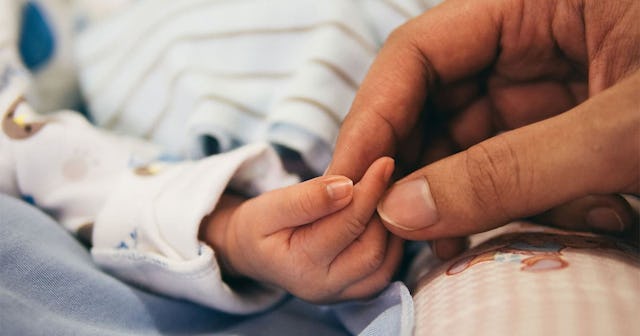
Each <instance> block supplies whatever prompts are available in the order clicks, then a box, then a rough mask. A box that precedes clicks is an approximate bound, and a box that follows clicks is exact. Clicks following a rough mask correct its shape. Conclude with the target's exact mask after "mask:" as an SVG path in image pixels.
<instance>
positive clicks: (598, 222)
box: [585, 207, 624, 232]
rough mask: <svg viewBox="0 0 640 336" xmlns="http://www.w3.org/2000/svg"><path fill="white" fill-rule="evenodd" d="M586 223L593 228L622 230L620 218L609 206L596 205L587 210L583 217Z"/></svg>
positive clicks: (622, 224) (622, 225)
mask: <svg viewBox="0 0 640 336" xmlns="http://www.w3.org/2000/svg"><path fill="white" fill-rule="evenodd" d="M585 220H586V221H587V224H589V226H591V227H592V228H595V229H600V230H604V231H617V232H621V231H624V223H623V222H622V218H620V216H619V215H618V214H617V213H616V212H615V211H614V210H613V209H611V208H607V207H598V208H594V209H591V210H589V212H587V216H586V218H585Z"/></svg>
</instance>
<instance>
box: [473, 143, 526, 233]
mask: <svg viewBox="0 0 640 336" xmlns="http://www.w3.org/2000/svg"><path fill="white" fill-rule="evenodd" d="M465 165H466V167H465V168H466V170H467V174H468V178H469V183H470V185H471V187H472V191H473V193H474V196H475V200H476V201H477V202H478V203H479V208H481V209H494V210H496V211H498V213H499V214H500V215H501V216H503V217H504V218H503V220H505V221H507V220H511V219H514V214H513V209H511V208H510V206H509V204H510V203H511V202H510V201H511V200H513V199H515V198H522V197H527V196H526V195H527V189H530V187H526V186H527V185H529V182H528V181H530V179H529V178H528V179H526V180H527V181H525V179H524V178H523V177H524V176H525V175H524V174H523V172H522V168H523V165H522V158H521V156H520V154H519V153H518V152H517V151H515V150H514V149H513V146H512V145H511V144H510V142H509V141H508V139H507V138H506V137H505V136H503V135H499V136H496V137H494V138H493V139H492V140H491V143H490V144H488V143H479V144H477V145H474V146H472V147H471V148H469V149H468V150H467V151H466V160H465Z"/></svg>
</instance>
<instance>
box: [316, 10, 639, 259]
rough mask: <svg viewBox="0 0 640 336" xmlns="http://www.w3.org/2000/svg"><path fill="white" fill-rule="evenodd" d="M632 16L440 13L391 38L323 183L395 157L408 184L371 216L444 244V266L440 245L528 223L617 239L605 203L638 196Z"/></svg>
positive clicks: (405, 233) (627, 223)
mask: <svg viewBox="0 0 640 336" xmlns="http://www.w3.org/2000/svg"><path fill="white" fill-rule="evenodd" d="M638 17H640V3H639V2H637V1H626V0H623V1H607V2H603V1H588V0H584V1H578V0H565V1H561V0H540V1H525V0H492V1H473V0H449V1H446V2H444V3H443V4H441V5H440V6H438V7H436V8H434V9H433V10H430V11H428V12H426V13H425V14H423V15H422V16H419V17H417V18H415V19H413V20H411V21H409V22H408V23H406V24H405V25H403V26H401V27H400V28H398V29H397V30H396V31H394V32H393V33H392V34H391V36H390V37H389V39H388V40H387V42H386V43H385V45H384V47H383V48H382V50H381V52H380V54H379V55H378V57H377V59H376V61H375V62H374V64H373V66H372V67H371V69H370V71H369V73H368V75H367V77H366V78H365V81H364V82H363V84H362V86H361V88H360V90H359V92H358V94H357V96H356V99H355V101H354V104H353V106H352V108H351V111H350V113H349V115H348V116H347V118H346V120H345V122H344V123H343V126H342V128H341V131H340V135H339V137H338V142H337V147H336V151H335V154H334V159H333V161H332V163H331V165H330V168H329V169H328V171H327V173H328V174H343V175H346V176H348V177H350V178H352V179H354V180H355V181H357V180H358V179H359V178H360V176H362V173H363V172H364V170H365V169H366V167H368V165H369V164H370V163H371V162H373V161H374V160H375V159H376V158H378V157H381V156H385V155H386V156H394V157H395V158H396V162H397V166H398V168H399V169H398V170H401V171H402V173H401V175H405V174H409V173H411V174H409V175H408V176H406V177H404V178H403V179H402V180H400V181H398V182H397V183H396V184H395V185H394V187H392V188H391V190H390V191H389V192H388V193H387V195H386V196H385V198H384V199H383V200H382V201H381V204H380V206H379V212H380V214H381V216H382V217H383V218H384V219H385V224H386V225H387V227H388V228H389V229H390V230H391V231H393V232H394V233H396V234H398V235H400V236H401V237H404V238H408V239H442V238H447V239H444V240H440V241H438V243H437V244H436V245H437V246H438V248H439V249H440V248H441V249H442V250H444V252H442V251H441V252H442V253H438V251H436V252H437V253H438V255H440V256H441V257H445V258H446V257H448V256H451V255H453V254H455V253H457V252H458V251H459V250H460V247H462V244H461V240H458V239H448V238H452V237H460V236H464V235H466V234H470V233H474V232H481V231H485V230H487V229H490V228H493V227H497V226H500V225H502V224H505V223H507V222H509V221H511V220H514V219H517V218H522V217H528V216H534V215H538V216H539V217H538V218H539V219H541V220H543V221H544V220H546V221H549V222H551V223H552V224H554V222H555V224H560V225H562V226H564V227H570V228H575V229H604V230H607V231H620V230H628V229H629V228H630V227H632V226H633V225H634V222H635V224H636V225H637V217H636V215H635V214H634V213H633V212H632V211H631V208H630V207H629V205H628V204H627V203H626V202H625V201H624V199H623V198H621V197H619V196H618V195H613V194H616V193H630V194H638V193H640V181H639V178H640V177H639V175H640V174H638V172H639V171H640V169H639V168H640V165H639V163H638V161H640V154H639V153H640V142H639V141H637V139H638V138H639V137H640V113H638V107H639V106H640V102H639V101H638V98H637V97H638V95H637V92H638V91H639V89H640V79H639V76H640V75H639V74H638V69H639V68H640V23H639V22H638V20H637V18H638ZM625 79H626V80H625ZM456 153H457V154H456ZM454 154H455V155H454ZM443 158H444V159H443ZM412 172H413V173H412ZM409 210H411V211H409ZM558 222H559V223H558Z"/></svg>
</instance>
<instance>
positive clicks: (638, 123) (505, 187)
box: [378, 75, 640, 239]
mask: <svg viewBox="0 0 640 336" xmlns="http://www.w3.org/2000/svg"><path fill="white" fill-rule="evenodd" d="M639 84H640V75H635V76H632V78H631V79H630V80H626V81H624V82H622V83H619V84H618V85H616V86H614V87H612V88H610V89H609V90H607V91H604V92H602V93H600V94H598V95H596V96H594V97H592V98H591V99H589V100H587V101H585V102H584V103H583V104H581V105H579V106H577V107H575V108H574V109H572V110H569V111H567V112H565V113H563V114H560V115H557V116H555V117H553V118H550V119H547V120H544V121H541V122H538V123H534V124H530V125H527V126H525V127H522V128H519V129H516V130H512V131H510V132H506V133H502V134H500V135H497V136H495V137H493V138H490V139H488V140H486V141H484V142H481V143H479V144H477V145H475V146H473V147H471V148H469V149H468V150H466V151H464V152H460V153H457V154H455V155H453V156H450V157H447V158H445V159H443V160H440V161H438V162H435V163H433V164H431V165H428V166H426V167H424V168H422V169H420V170H418V171H416V172H414V173H412V174H411V175H409V176H407V177H405V178H404V179H402V180H400V181H398V182H397V183H396V184H394V185H393V186H392V187H391V188H390V189H389V190H388V191H387V193H386V194H385V196H383V198H382V199H381V201H380V203H379V205H378V213H379V214H380V217H381V219H382V220H383V222H384V223H385V225H386V226H387V228H388V229H389V230H390V231H392V232H393V233H395V234H396V235H398V236H400V237H403V238H406V239H438V238H444V237H455V236H462V235H468V234H472V233H477V232H482V231H486V230H489V229H492V228H495V227H498V226H500V225H503V224H506V223H508V222H510V221H512V220H515V219H518V218H523V217H529V216H532V215H535V214H538V213H541V212H543V211H545V210H548V209H550V208H553V207H555V206H558V205H561V204H564V203H566V202H568V201H570V200H574V199H577V198H580V197H583V196H586V195H606V194H611V193H618V192H627V193H638V189H640V187H639V185H640V182H639V181H638V179H639V177H638V174H637V172H638V171H639V168H640V167H639V163H638V161H639V160H638V153H640V142H638V141H637V139H639V138H640V114H639V113H637V98H634V97H635V92H636V90H637V87H638V86H639Z"/></svg>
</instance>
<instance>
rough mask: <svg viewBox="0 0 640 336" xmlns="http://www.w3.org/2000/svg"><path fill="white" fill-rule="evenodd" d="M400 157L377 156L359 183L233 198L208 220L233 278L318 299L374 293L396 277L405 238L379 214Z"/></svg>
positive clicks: (204, 235) (205, 231)
mask: <svg viewBox="0 0 640 336" xmlns="http://www.w3.org/2000/svg"><path fill="white" fill-rule="evenodd" d="M392 171H393V161H392V160H391V159H389V158H383V159H380V160H378V161H376V162H375V163H374V164H373V165H372V166H371V167H370V168H369V170H368V171H367V173H366V174H365V176H364V177H363V178H362V180H361V181H360V182H359V183H358V184H356V185H355V186H354V185H353V184H352V182H351V180H349V179H348V178H346V177H341V176H323V177H318V178H316V179H313V180H309V181H307V182H303V183H300V184H297V185H294V186H290V187H286V188H282V189H277V190H274V191H271V192H268V193H265V194H262V195H260V196H258V197H255V198H252V199H249V200H244V199H241V198H239V197H234V196H230V195H226V196H224V197H223V198H222V201H221V202H220V203H219V204H218V207H217V208H216V210H215V211H214V212H213V213H212V215H211V216H209V217H207V218H205V219H204V220H203V223H202V226H201V230H200V239H201V240H203V241H205V242H207V243H208V244H209V245H211V246H213V248H214V250H215V251H216V255H217V258H218V261H219V263H220V264H221V265H222V267H223V271H224V272H226V273H227V275H228V276H234V277H248V278H251V279H253V280H257V281H260V282H265V283H268V284H272V285H276V286H278V287H281V288H283V289H285V290H287V291H288V292H290V293H292V294H294V295H296V296H298V297H300V298H302V299H305V300H308V301H312V302H318V303H321V302H334V301H341V300H348V299H354V298H363V297H367V296H370V295H372V294H375V293H377V292H378V291H380V290H382V289H383V288H384V287H385V286H386V285H387V284H388V283H389V281H390V279H391V276H392V275H393V273H394V271H395V269H396V267H397V265H398V263H399V260H400V258H401V254H402V249H401V245H402V242H401V241H400V240H399V239H398V238H395V237H393V236H391V235H390V234H388V233H387V231H386V229H385V228H384V226H383V225H382V224H381V222H380V220H379V219H378V218H377V216H375V209H376V204H377V202H378V199H379V198H380V197H381V196H382V193H383V192H384V191H385V189H386V187H387V184H388V181H389V178H390V175H391V173H392Z"/></svg>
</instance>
